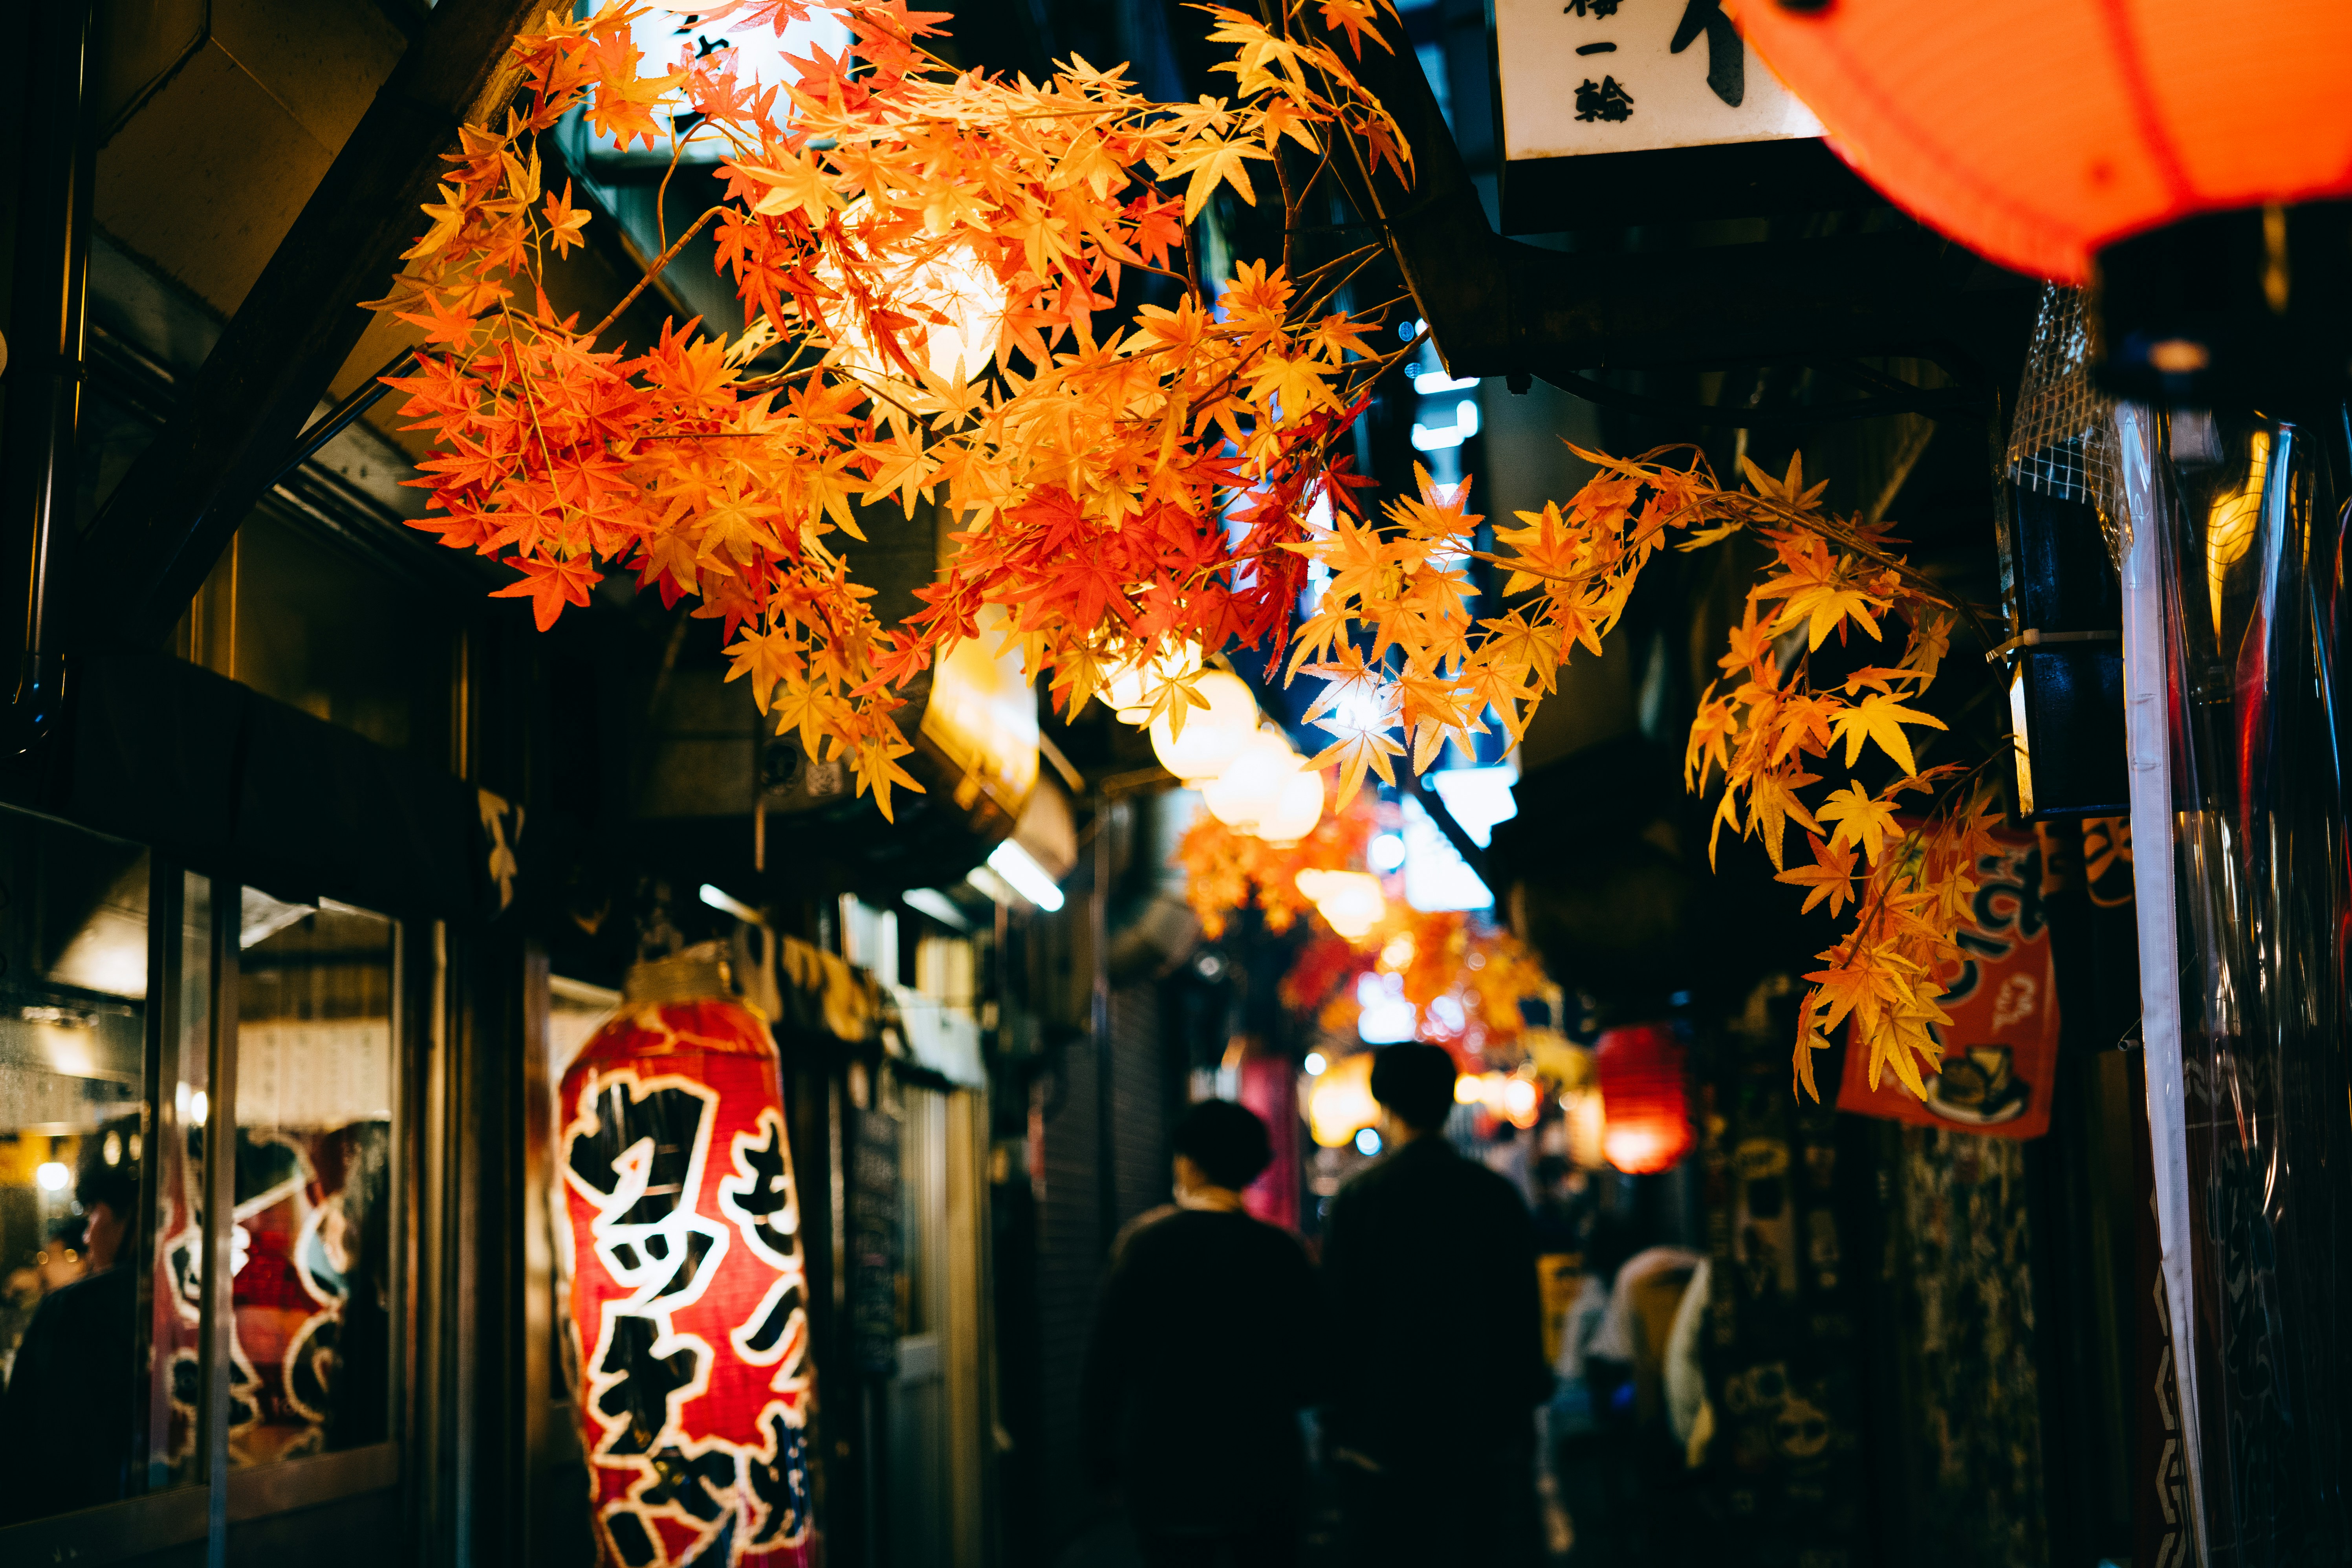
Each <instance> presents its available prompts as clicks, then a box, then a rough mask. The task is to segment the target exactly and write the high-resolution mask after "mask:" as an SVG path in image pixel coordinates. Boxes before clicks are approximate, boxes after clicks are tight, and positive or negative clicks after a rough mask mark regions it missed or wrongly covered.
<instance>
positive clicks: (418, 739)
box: [174, 507, 457, 764]
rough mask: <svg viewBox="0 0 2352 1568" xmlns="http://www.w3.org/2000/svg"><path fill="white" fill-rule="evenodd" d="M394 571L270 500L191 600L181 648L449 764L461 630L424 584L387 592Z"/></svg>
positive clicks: (219, 669) (291, 700)
mask: <svg viewBox="0 0 2352 1568" xmlns="http://www.w3.org/2000/svg"><path fill="white" fill-rule="evenodd" d="M385 567H386V563H383V562H381V561H375V560H372V559H369V558H367V557H366V556H365V555H363V553H362V548H361V546H359V545H357V544H354V543H352V542H348V541H344V540H341V539H336V538H331V537H321V534H320V529H318V528H317V527H314V526H311V525H310V524H309V523H307V522H305V521H299V520H295V519H289V518H287V517H282V516H279V515H278V513H277V512H276V511H274V510H272V509H270V508H268V507H264V508H262V509H260V510H257V511H255V512H254V513H253V514H252V515H251V516H249V517H247V519H246V520H245V521H244V523H243V524H242V525H241V526H240V527H239V528H238V529H237V531H236V539H235V540H234V541H232V542H231V543H230V545H229V548H228V549H227V550H226V551H225V552H223V553H222V555H221V558H220V561H219V563H217V564H216V565H215V566H214V568H213V571H212V574H211V575H210V576H208V577H206V578H205V584H204V586H203V587H202V588H201V589H199V590H198V591H197V593H196V595H195V597H194V599H193V600H192V601H191V602H190V604H189V606H188V609H187V612H186V613H185V614H184V615H183V616H181V618H180V626H179V631H178V634H177V637H176V640H175V643H174V647H175V649H176V651H177V652H178V654H179V655H180V657H181V658H185V659H188V660H191V661H192V662H194V663H196V664H201V665H203V666H204V667H205V668H207V669H210V670H213V671H215V672H216V673H218V674H221V675H226V676H227V677H228V678H229V679H232V680H238V681H242V682H244V683H245V684H246V685H247V686H250V687H252V688H253V689H255V690H257V691H258V692H260V693H262V694H263V695H264V696H267V697H274V698H276V699H278V700H279V701H281V702H285V703H288V704H290V705H291V706H293V707H296V708H299V709H301V710H303V711H304V712H306V713H310V714H311V715H313V716H315V717H317V718H320V719H324V720H326V721H328V722H330V723H333V724H340V725H341V726H343V727H344V728H345V729H348V730H355V731H358V732H359V733H361V734H362V735H365V736H366V737H367V738H368V739H369V740H371V741H373V742H377V743H378V744H379V745H383V746H387V747H390V748H391V749H392V750H394V751H400V752H410V753H411V754H413V755H415V756H417V757H420V758H423V759H425V760H426V761H429V762H432V763H436V764H439V763H446V761H447V759H448V755H449V714H450V702H449V697H450V680H451V666H452V653H453V650H454V648H455V646H456V636H457V632H456V628H455V626H453V625H452V624H450V623H449V622H448V621H446V620H445V619H443V618H442V617H440V616H436V615H434V614H432V613H431V611H430V608H429V605H428V602H427V598H426V595H425V594H424V593H423V591H421V590H410V591H407V592H403V591H401V590H400V589H399V588H398V587H396V586H395V587H389V588H388V587H387V576H388V574H387V572H386V569H385ZM391 581H392V582H394V583H395V584H396V583H397V581H398V578H397V575H396V574H391Z"/></svg>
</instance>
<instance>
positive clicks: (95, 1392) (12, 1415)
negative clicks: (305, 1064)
mask: <svg viewBox="0 0 2352 1568" xmlns="http://www.w3.org/2000/svg"><path fill="white" fill-rule="evenodd" d="M138 1125H139V1124H138V1122H137V1121H136V1120H135V1119H125V1120H123V1121H118V1122H114V1123H110V1124H109V1125H108V1126H107V1127H105V1128H102V1129H101V1130H100V1131H99V1132H98V1133H95V1134H93V1135H91V1136H89V1137H88V1138H86V1139H85V1140H84V1141H83V1151H82V1157H81V1161H80V1167H79V1173H78V1175H77V1177H76V1180H75V1183H74V1201H75V1202H76V1203H77V1204H78V1205H79V1206H80V1208H81V1211H82V1218H83V1227H84V1238H85V1239H84V1249H85V1253H86V1256H87V1257H88V1258H89V1273H88V1274H86V1275H84V1276H83V1277H82V1278H81V1279H77V1280H75V1281H74V1282H73V1283H71V1284H69V1285H64V1286H60V1287H59V1288H58V1289H55V1290H52V1291H50V1292H49V1293H48V1295H47V1297H45V1298H44V1299H43V1300H42V1301H41V1304H40V1306H39V1308H38V1309H37V1310H35V1312H34V1313H33V1321H32V1322H31V1323H30V1324H28V1325H26V1330H25V1337H24V1339H23V1341H22V1342H20V1343H19V1344H18V1345H17V1347H16V1364H15V1365H14V1366H13V1367H12V1368H11V1369H10V1372H9V1377H8V1388H7V1392H6V1393H5V1394H0V1524H12V1523H16V1522H17V1521H23V1520H27V1519H37V1518H40V1517H43V1516H45V1515H47V1514H53V1513H64V1512H67V1511H68V1510H72V1509H78V1508H89V1507H92V1506H94V1505H95V1504H98V1503H102V1502H111V1501H113V1500H115V1499H117V1498H120V1497H121V1496H122V1495H123V1494H124V1492H125V1490H126V1489H127V1487H128V1484H129V1480H130V1474H131V1458H132V1455H131V1407H132V1401H133V1398H134V1395H135V1374H136V1373H137V1370H138V1369H137V1366H136V1364H135V1356H136V1352H137V1345H138V1339H137V1327H138V1325H137V1322H136V1321H135V1314H136V1312H137V1308H138V1296H139V1292H138V1283H139V1281H138V1270H137V1269H136V1268H132V1267H131V1264H132V1263H133V1261H134V1259H133V1258H131V1256H130V1254H131V1249H132V1247H133V1237H134V1235H135V1232H136V1230H137V1226H138V1215H139V1158H138V1153H137V1150H138V1142H137V1131H138ZM110 1153H111V1154H112V1156H113V1158H112V1159H109V1158H108V1157H107V1156H108V1155H109V1154H110Z"/></svg>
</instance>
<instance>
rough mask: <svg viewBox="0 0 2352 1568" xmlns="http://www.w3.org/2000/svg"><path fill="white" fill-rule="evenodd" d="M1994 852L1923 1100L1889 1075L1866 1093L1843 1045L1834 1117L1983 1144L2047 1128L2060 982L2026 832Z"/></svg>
mask: <svg viewBox="0 0 2352 1568" xmlns="http://www.w3.org/2000/svg"><path fill="white" fill-rule="evenodd" d="M1997 837H1999V838H2000V845H2001V852H2000V855H1999V856H1997V857H1995V856H1987V857H1986V858H1984V860H1983V861H1982V862H1981V863H1980V864H1979V867H1978V875H1979V882H1980V885H1979V887H1978V889H1977V898H1976V911H1975V914H1976V923H1975V924H1974V926H1972V927H1970V926H1964V927H1962V928H1961V929H1960V932H1959V942H1960V952H1961V953H1962V954H1963V962H1962V963H1961V964H1960V965H1959V967H1958V969H1957V970H1956V971H1951V972H1948V973H1947V974H1946V975H1945V977H1944V978H1945V987H1946V989H1945V992H1944V995H1943V998H1942V1001H1941V1004H1940V1005H1942V1007H1943V1009H1944V1011H1945V1012H1947V1013H1948V1014H1950V1015H1951V1019H1952V1022H1951V1024H1950V1026H1948V1027H1946V1028H1941V1029H1938V1030H1937V1037H1938V1038H1939V1039H1940V1040H1941V1042H1942V1044H1943V1047H1944V1061H1943V1068H1942V1070H1941V1071H1940V1072H1939V1073H1937V1074H1936V1075H1935V1076H1934V1077H1931V1078H1930V1079H1927V1099H1926V1100H1924V1101H1922V1100H1914V1099H1912V1098H1911V1094H1910V1091H1909V1090H1907V1089H1905V1088H1904V1087H1903V1086H1902V1084H1901V1083H1899V1082H1897V1081H1896V1079H1895V1075H1894V1074H1893V1073H1891V1072H1889V1073H1886V1074H1885V1075H1884V1076H1882V1078H1881V1079H1880V1080H1879V1084H1878V1087H1877V1088H1876V1089H1873V1088H1871V1087H1870V1081H1869V1070H1870V1058H1869V1053H1868V1052H1866V1051H1862V1050H1856V1049H1853V1048H1851V1047H1849V1048H1848V1050H1847V1051H1846V1055H1845V1073H1844V1076H1843V1079H1841V1081H1840V1083H1839V1086H1838V1099H1837V1106H1838V1109H1839V1110H1852V1111H1856V1112H1858V1113H1860V1114H1862V1115H1864V1116H1883V1117H1885V1118H1887V1119H1888V1120H1890V1121H1909V1122H1914V1123H1916V1124H1918V1125H1920V1126H1923V1127H1949V1128H1957V1129H1958V1130H1959V1131H1964V1132H1980V1133H1983V1134H1984V1135H1985V1136H1987V1137H1990V1138H2039V1137H2041V1136H2042V1134H2043V1133H2044V1132H2047V1131H2050V1093H2051V1088H2052V1083H2053V1078H2054V1077H2055V1069H2056V1068H2057V1065H2058V977H2057V973H2056V970H2055V968H2054V967H2053V963H2052V961H2051V956H2050V928H2049V926H2048V925H2047V924H2046V923H2045V922H2044V921H2043V918H2042V854H2041V850H2040V847H2039V846H2038V843H2037V841H2036V839H2035V837H2034V836H2033V835H2032V834H2030V833H2029V834H2018V833H2007V832H2004V833H2001V834H1999V835H1998V836H1997Z"/></svg>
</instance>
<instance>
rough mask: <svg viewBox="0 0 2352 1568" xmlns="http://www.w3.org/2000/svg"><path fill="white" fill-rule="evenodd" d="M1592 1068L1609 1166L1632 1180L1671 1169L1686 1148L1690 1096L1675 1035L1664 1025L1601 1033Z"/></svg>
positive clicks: (1688, 1131) (1688, 1141) (1602, 1149)
mask: <svg viewBox="0 0 2352 1568" xmlns="http://www.w3.org/2000/svg"><path fill="white" fill-rule="evenodd" d="M1593 1066H1594V1068H1595V1070H1596V1071H1597V1072H1598V1073H1599V1074H1600V1078H1601V1115H1602V1118H1603V1120H1604V1122H1605V1125H1604V1127H1603V1129H1602V1131H1601V1152H1602V1153H1604V1154H1606V1155H1607V1156H1608V1158H1609V1163H1611V1164H1612V1165H1614V1166H1616V1167H1617V1168H1618V1169H1619V1170H1621V1171H1623V1172H1624V1173H1627V1174H1628V1175H1634V1176H1648V1175H1654V1174H1656V1173H1658V1172H1660V1171H1665V1170H1671V1169H1673V1168H1674V1166H1675V1163H1677V1162H1679V1161H1680V1160H1681V1159H1682V1157H1683V1156H1684V1155H1685V1154H1687V1153H1689V1152H1690V1146H1691V1125H1690V1093H1689V1090H1688V1089H1687V1088H1686V1087H1685V1083H1684V1080H1683V1047H1682V1042H1681V1041H1680V1040H1677V1039H1676V1038H1675V1033H1674V1031H1673V1030H1672V1029H1670V1028H1668V1027H1667V1026H1665V1025H1664V1024H1632V1025H1627V1026H1624V1027H1622V1028H1616V1029H1607V1030H1603V1031H1602V1032H1601V1047H1600V1049H1599V1050H1597V1051H1596V1052H1594V1054H1593Z"/></svg>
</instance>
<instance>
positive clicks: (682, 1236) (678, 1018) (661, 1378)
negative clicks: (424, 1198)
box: [556, 949, 814, 1568]
mask: <svg viewBox="0 0 2352 1568" xmlns="http://www.w3.org/2000/svg"><path fill="white" fill-rule="evenodd" d="M629 978H630V984H629V996H630V1000H629V1002H628V1003H626V1004H625V1005H623V1007H622V1008H621V1010H620V1011H619V1012H618V1013H616V1014H615V1015H614V1016H613V1017H612V1019H611V1020H610V1021H609V1022H607V1023H606V1024H605V1025H604V1027H602V1028H600V1029H599V1030H597V1031H596V1033H595V1034H594V1035H593V1036H592V1037H590V1039H589V1041H588V1043H587V1044H586V1045H585V1046H584V1047H582V1048H581V1051H580V1054H579V1056H578V1057H577V1058H575V1059H574V1060H573V1062H572V1067H571V1068H570V1069H569V1070H568V1071H566V1072H565V1073H564V1075H563V1088H562V1127H561V1130H560V1131H559V1132H558V1133H557V1143H556V1169H557V1170H558V1172H559V1173H561V1174H560V1180H561V1184H562V1195H561V1197H560V1199H559V1200H558V1202H559V1204H560V1207H561V1212H560V1214H559V1215H557V1222H556V1236H557V1239H558V1246H557V1250H558V1253H559V1254H560V1261H561V1266H562V1273H563V1278H564V1279H565V1281H566V1282H567V1283H568V1285H569V1287H570V1291H571V1321H570V1328H571V1331H572V1334H573V1335H574V1336H575V1337H574V1340H573V1348H574V1351H575V1352H576V1355H575V1358H574V1364H575V1365H576V1366H577V1368H578V1369H579V1375H580V1377H581V1378H582V1380H583V1386H582V1387H580V1388H578V1389H576V1390H575V1391H574V1394H575V1398H574V1401H573V1404H574V1408H576V1409H577V1410H578V1411H579V1413H580V1425H581V1439H582V1444H583V1447H585V1449H586V1450H587V1456H588V1468H589V1474H590V1476H591V1477H592V1478H593V1479H592V1480H591V1482H590V1486H591V1498H590V1506H591V1507H592V1508H593V1510H595V1533H596V1540H597V1543H598V1552H599V1557H598V1561H599V1563H602V1564H604V1568H639V1565H642V1564H646V1563H683V1562H688V1561H693V1562H709V1563H727V1564H730V1565H734V1568H740V1565H743V1564H752V1563H757V1564H774V1565H777V1568H783V1565H787V1564H789V1565H791V1568H801V1565H803V1564H805V1563H808V1562H809V1561H810V1560H811V1552H812V1548H813V1536H812V1534H811V1531H810V1519H809V1463H808V1418H809V1410H810V1400H811V1390H812V1380H813V1376H814V1368H813V1367H812V1365H811V1363H810V1361H809V1356H808V1316H807V1311H806V1307H805V1301H806V1295H807V1273H806V1270H805V1268H804V1266H803V1258H802V1252H801V1237H800V1205H799V1202H798V1199H797V1197H796V1195H795V1193H794V1189H793V1166H792V1151H791V1149H790V1148H789V1146H788V1145H787V1143H786V1140H785V1132H784V1110H783V1102H782V1089H781V1084H780V1081H779V1078H778V1073H777V1061H776V1047H775V1043H774V1041H773V1040H772V1039H771V1038H770V1037H769V1034H768V1026H767V1024H766V1022H765V1021H764V1020H762V1019H761V1016H760V1015H759V1014H758V1013H757V1012H755V1011H753V1010H752V1009H751V1008H750V1007H748V1006H746V1005H743V1004H742V1003H741V1002H739V1001H737V1000H735V999H734V998H733V997H732V996H731V995H729V994H727V991H726V982H725V970H724V968H723V967H722V966H721V965H720V963H719V962H718V960H717V957H716V955H715V952H706V951H705V950H700V949H698V950H689V953H688V954H683V955H681V956H680V957H678V958H676V959H670V960H666V961H664V962H663V963H658V964H641V965H639V966H638V968H637V970H636V971H635V972H633V973H631V975H630V977H629Z"/></svg>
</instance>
